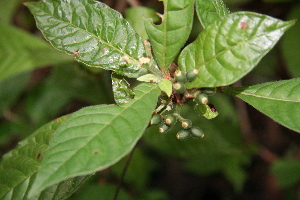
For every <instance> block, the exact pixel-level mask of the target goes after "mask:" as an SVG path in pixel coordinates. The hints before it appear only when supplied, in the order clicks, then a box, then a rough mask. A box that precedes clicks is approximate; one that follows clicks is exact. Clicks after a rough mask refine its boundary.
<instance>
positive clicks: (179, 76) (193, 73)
mask: <svg viewBox="0 0 300 200" xmlns="http://www.w3.org/2000/svg"><path fill="white" fill-rule="evenodd" d="M198 73H199V70H198V69H192V70H189V71H187V73H186V74H185V73H183V72H182V71H180V70H176V71H175V73H174V79H175V81H176V82H175V83H174V84H173V90H174V92H176V93H183V92H184V91H185V90H186V88H185V82H191V81H194V80H195V79H196V78H197V77H198Z"/></svg>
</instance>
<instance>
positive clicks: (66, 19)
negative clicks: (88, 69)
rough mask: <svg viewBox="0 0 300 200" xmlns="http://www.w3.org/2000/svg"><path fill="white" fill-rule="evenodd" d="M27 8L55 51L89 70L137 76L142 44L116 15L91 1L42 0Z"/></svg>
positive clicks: (128, 26) (141, 55)
mask: <svg viewBox="0 0 300 200" xmlns="http://www.w3.org/2000/svg"><path fill="white" fill-rule="evenodd" d="M26 5H27V6H28V8H29V9H30V11H31V12H32V13H33V14H34V16H35V19H36V21H37V26H38V28H39V29H41V31H42V33H43V34H44V36H45V38H46V39H47V40H48V41H49V42H50V43H51V44H52V45H53V46H54V47H55V48H57V49H58V50H60V51H64V52H66V53H67V54H70V55H74V57H75V59H76V60H77V61H79V62H83V63H85V64H86V65H89V66H92V67H101V68H104V69H106V70H113V71H115V72H117V73H119V74H121V75H125V76H128V77H132V78H135V77H138V76H139V70H140V69H141V67H140V66H139V65H138V59H139V58H141V57H143V55H144V53H145V49H144V44H143V40H142V39H141V38H140V37H139V36H138V35H137V34H136V32H135V31H134V30H133V29H132V27H131V26H130V25H129V24H128V22H127V21H126V20H125V19H123V17H122V16H121V14H120V13H118V12H117V11H115V10H113V9H111V8H109V7H108V6H107V5H105V4H103V3H100V2H98V1H94V0H78V1H56V0H45V1H40V2H31V3H26ZM129 61H130V62H129ZM129 63H130V64H129Z"/></svg>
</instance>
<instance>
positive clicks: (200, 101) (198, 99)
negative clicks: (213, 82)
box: [195, 93, 208, 105]
mask: <svg viewBox="0 0 300 200" xmlns="http://www.w3.org/2000/svg"><path fill="white" fill-rule="evenodd" d="M195 101H196V102H197V103H198V104H200V105H206V104H207V103H208V98H207V95H206V94H204V93H199V94H197V96H196V98H195Z"/></svg>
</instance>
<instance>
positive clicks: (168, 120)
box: [150, 113, 204, 140]
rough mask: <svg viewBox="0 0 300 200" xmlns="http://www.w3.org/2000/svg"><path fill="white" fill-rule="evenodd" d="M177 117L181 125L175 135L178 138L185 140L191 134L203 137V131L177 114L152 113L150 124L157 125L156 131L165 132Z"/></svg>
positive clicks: (197, 137) (174, 122)
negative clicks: (180, 128)
mask: <svg viewBox="0 0 300 200" xmlns="http://www.w3.org/2000/svg"><path fill="white" fill-rule="evenodd" d="M177 118H179V120H180V121H181V126H182V128H183V130H180V131H179V132H178V133H177V134H176V137H177V138H178V139H179V140H186V139H188V138H189V137H190V136H193V137H194V138H196V139H199V138H203V137H204V133H203V131H202V130H201V129H200V128H198V127H193V126H192V121H191V120H189V119H183V118H182V117H180V116H179V114H168V115H165V116H162V115H160V114H157V113H156V114H153V116H152V118H151V120H150V125H159V128H158V131H159V132H160V133H167V132H168V131H169V130H170V129H171V127H172V126H173V125H175V124H176V122H177Z"/></svg>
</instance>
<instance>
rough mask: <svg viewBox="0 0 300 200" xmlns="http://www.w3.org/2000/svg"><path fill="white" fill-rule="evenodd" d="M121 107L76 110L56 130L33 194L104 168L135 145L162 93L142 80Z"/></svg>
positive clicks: (31, 194) (103, 106)
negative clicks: (129, 98) (131, 96)
mask: <svg viewBox="0 0 300 200" xmlns="http://www.w3.org/2000/svg"><path fill="white" fill-rule="evenodd" d="M134 92H135V93H136V96H135V98H134V99H133V100H131V101H129V102H128V103H126V104H123V105H122V106H116V105H98V106H91V107H86V108H83V109H81V110H79V111H78V112H75V113H74V114H72V115H71V117H70V118H69V119H68V121H66V122H65V123H64V124H63V125H62V126H60V127H59V128H58V129H57V131H56V132H55V134H54V136H53V139H52V140H51V142H50V146H51V148H50V149H49V150H48V151H47V152H46V154H45V156H44V159H43V162H42V166H41V169H40V171H39V172H38V174H37V178H36V181H35V182H34V185H33V186H32V188H31V192H30V196H33V195H35V194H38V193H39V192H40V191H41V190H43V189H44V188H46V187H48V186H50V185H52V184H55V183H57V182H59V181H62V180H65V179H67V178H70V177H74V176H78V175H85V174H91V173H93V172H96V171H99V170H102V169H105V168H107V167H109V166H111V165H113V164H114V163H116V162H117V161H119V160H120V159H121V158H122V157H124V156H125V155H126V154H127V153H129V151H131V149H132V148H133V147H134V145H135V144H136V142H137V141H138V140H139V138H140V137H141V136H142V134H143V132H144V130H145V128H146V127H147V125H148V123H149V120H150V117H151V115H152V111H153V110H154V107H155V105H156V101H157V97H158V95H159V94H160V90H159V89H158V87H157V85H156V84H149V83H143V84H140V85H139V86H137V87H136V88H135V90H134Z"/></svg>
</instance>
